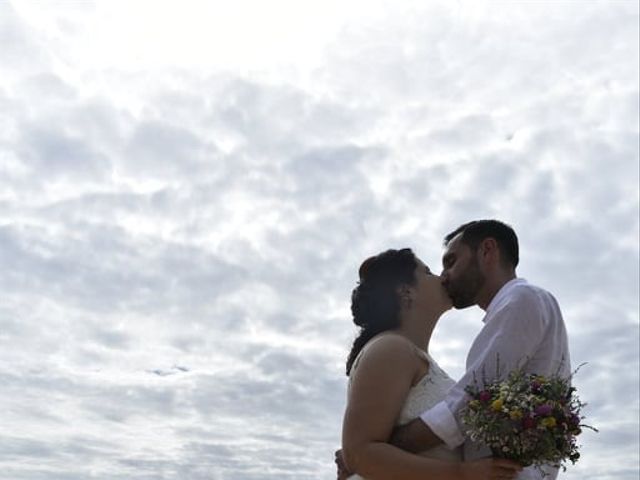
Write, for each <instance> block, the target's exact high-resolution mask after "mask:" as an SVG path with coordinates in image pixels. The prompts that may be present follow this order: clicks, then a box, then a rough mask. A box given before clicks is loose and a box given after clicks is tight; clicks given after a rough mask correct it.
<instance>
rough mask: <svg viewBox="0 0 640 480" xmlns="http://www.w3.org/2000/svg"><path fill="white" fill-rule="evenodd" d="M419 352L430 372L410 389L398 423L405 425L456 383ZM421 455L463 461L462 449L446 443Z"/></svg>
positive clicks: (357, 479) (352, 478) (353, 479)
mask: <svg viewBox="0 0 640 480" xmlns="http://www.w3.org/2000/svg"><path fill="white" fill-rule="evenodd" d="M363 350H364V349H363ZM419 352H420V353H421V354H422V355H423V356H424V358H426V359H427V361H428V362H429V372H428V373H427V374H426V375H425V376H424V377H422V379H421V380H420V381H419V382H418V383H416V384H415V385H414V386H413V387H411V390H409V393H408V395H407V399H406V400H405V402H404V406H403V407H402V411H401V412H400V416H399V417H398V420H397V422H396V425H405V424H407V423H409V422H410V421H411V420H413V419H415V418H418V417H419V416H420V414H421V413H422V412H424V411H425V410H428V409H429V408H431V407H433V406H434V405H435V404H437V403H439V402H440V401H442V400H443V399H444V397H445V396H446V394H447V392H448V391H449V389H450V388H451V387H452V386H453V385H455V383H456V382H455V381H454V380H453V379H452V378H451V377H450V376H449V375H447V374H446V372H445V371H444V370H442V368H440V365H438V364H437V363H436V361H435V360H434V359H433V358H431V356H430V355H429V354H428V353H426V352H424V351H422V350H419ZM360 353H362V352H360ZM359 356H360V355H358V357H359ZM358 360H359V358H356V360H355V362H354V364H353V366H354V367H355V366H356V364H357V362H358ZM419 455H421V456H423V457H429V458H437V459H440V460H446V461H450V462H461V461H462V453H461V450H459V449H455V450H450V449H449V448H447V447H446V446H444V445H439V446H437V447H434V448H431V449H429V450H426V451H424V452H421V453H419ZM347 480H366V479H364V478H363V477H361V476H360V475H357V474H356V475H351V476H350V477H349V478H348V479H347Z"/></svg>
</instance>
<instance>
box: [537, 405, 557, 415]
mask: <svg viewBox="0 0 640 480" xmlns="http://www.w3.org/2000/svg"><path fill="white" fill-rule="evenodd" d="M551 412H553V407H552V406H551V405H549V404H546V403H545V404H544V405H540V406H539V407H536V409H535V414H536V415H537V416H538V417H546V416H547V415H550V414H551Z"/></svg>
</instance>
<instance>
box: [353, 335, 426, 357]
mask: <svg viewBox="0 0 640 480" xmlns="http://www.w3.org/2000/svg"><path fill="white" fill-rule="evenodd" d="M362 356H363V359H362V360H363V361H365V359H367V360H368V361H373V360H381V361H388V360H389V359H392V360H395V361H403V360H404V361H413V359H414V357H415V346H414V345H413V343H411V341H409V340H408V339H407V338H405V337H403V336H402V335H400V334H397V333H394V332H384V333H381V334H379V335H377V336H375V337H373V338H372V339H371V340H369V342H368V343H367V344H366V345H365V346H364V348H363V351H362Z"/></svg>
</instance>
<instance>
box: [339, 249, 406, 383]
mask: <svg viewBox="0 0 640 480" xmlns="http://www.w3.org/2000/svg"><path fill="white" fill-rule="evenodd" d="M417 266H418V262H417V259H416V256H415V255H414V253H413V251H411V249H410V248H403V249H401V250H387V251H386V252H382V253H380V254H379V255H376V256H374V257H369V258H368V259H366V260H365V261H364V262H363V263H362V265H360V270H359V275H360V281H359V282H358V286H357V287H356V288H354V289H353V292H352V293H351V314H352V315H353V323H355V324H356V325H357V326H358V327H360V332H359V333H358V336H357V337H356V339H355V340H354V341H353V346H352V347H351V352H350V353H349V357H348V358H347V375H349V373H350V372H351V367H352V366H353V362H354V361H355V359H356V357H357V356H358V354H359V353H360V350H362V348H363V347H364V346H365V345H366V343H367V342H368V341H369V340H371V338H373V337H374V336H375V335H377V334H379V333H382V332H384V331H387V330H391V329H393V328H397V327H398V326H399V325H400V316H399V313H400V301H399V298H398V288H399V287H401V286H402V285H415V282H416V278H415V270H416V267H417Z"/></svg>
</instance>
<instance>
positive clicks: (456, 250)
mask: <svg viewBox="0 0 640 480" xmlns="http://www.w3.org/2000/svg"><path fill="white" fill-rule="evenodd" d="M465 246H466V245H465V244H464V243H463V241H462V233H459V234H458V235H456V236H455V237H453V238H452V239H451V240H450V241H449V243H447V245H446V247H445V250H444V253H443V254H442V260H443V261H444V260H445V259H447V258H449V257H453V256H458V255H459V254H460V253H461V250H463V249H464V247H465Z"/></svg>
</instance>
